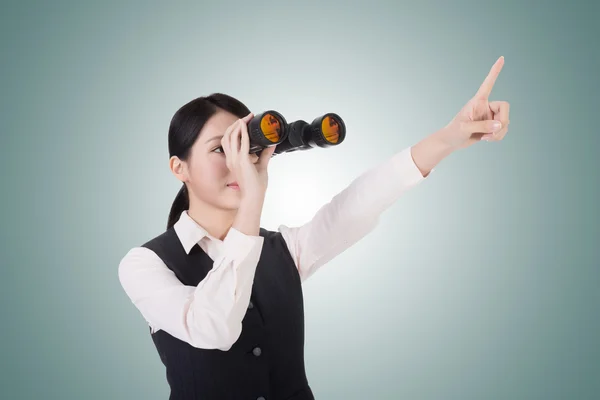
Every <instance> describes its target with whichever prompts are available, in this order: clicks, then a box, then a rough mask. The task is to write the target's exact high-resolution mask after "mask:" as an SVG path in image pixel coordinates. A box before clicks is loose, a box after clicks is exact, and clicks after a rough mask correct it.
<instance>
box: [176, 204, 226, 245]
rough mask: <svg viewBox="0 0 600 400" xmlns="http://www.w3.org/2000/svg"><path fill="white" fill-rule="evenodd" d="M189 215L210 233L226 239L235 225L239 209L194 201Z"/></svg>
mask: <svg viewBox="0 0 600 400" xmlns="http://www.w3.org/2000/svg"><path fill="white" fill-rule="evenodd" d="M188 214H189V216H190V217H191V218H192V219H193V220H194V221H196V223H197V224H198V225H200V226H202V227H203V228H204V229H205V230H206V231H207V232H208V233H209V234H210V235H212V236H214V237H216V238H218V239H219V240H224V239H225V236H227V232H229V228H230V227H231V226H232V225H233V222H234V220H235V216H236V214H237V210H224V209H220V208H216V207H214V206H209V205H207V204H204V203H198V202H194V203H192V204H190V207H189V209H188Z"/></svg>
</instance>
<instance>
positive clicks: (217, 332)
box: [188, 315, 242, 351]
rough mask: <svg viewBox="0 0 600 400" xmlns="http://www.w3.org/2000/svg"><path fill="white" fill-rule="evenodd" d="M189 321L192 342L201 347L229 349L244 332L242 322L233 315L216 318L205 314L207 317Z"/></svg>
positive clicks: (193, 344) (194, 345)
mask: <svg viewBox="0 0 600 400" xmlns="http://www.w3.org/2000/svg"><path fill="white" fill-rule="evenodd" d="M189 317H190V316H189V315H188V318H189ZM192 318H193V317H192ZM188 321H189V320H188ZM189 322H190V323H189V324H188V326H189V327H190V328H191V329H190V336H191V340H190V344H191V345H192V346H193V347H196V348H199V349H217V350H222V351H228V350H229V349H231V347H233V345H234V344H235V342H237V340H238V339H239V337H240V335H241V333H242V322H241V321H239V320H236V319H234V318H233V317H232V316H227V317H226V318H222V319H221V318H219V319H216V318H211V316H209V315H205V318H193V319H192V321H189Z"/></svg>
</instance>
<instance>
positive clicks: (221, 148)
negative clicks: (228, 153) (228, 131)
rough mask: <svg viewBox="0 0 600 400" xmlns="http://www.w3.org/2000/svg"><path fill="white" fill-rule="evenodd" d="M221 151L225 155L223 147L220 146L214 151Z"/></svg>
mask: <svg viewBox="0 0 600 400" xmlns="http://www.w3.org/2000/svg"><path fill="white" fill-rule="evenodd" d="M219 149H220V150H221V151H220V153H224V150H223V146H219V147H217V148H216V149H213V152H214V151H216V150H219ZM217 153H219V152H217Z"/></svg>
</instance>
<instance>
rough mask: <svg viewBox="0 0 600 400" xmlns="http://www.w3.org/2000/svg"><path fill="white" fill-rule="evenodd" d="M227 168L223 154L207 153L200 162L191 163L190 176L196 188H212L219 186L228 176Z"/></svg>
mask: <svg viewBox="0 0 600 400" xmlns="http://www.w3.org/2000/svg"><path fill="white" fill-rule="evenodd" d="M229 175H230V174H229V169H228V168H227V163H226V162H225V157H224V156H216V155H212V156H211V155H209V156H207V157H205V158H204V159H203V160H202V162H199V163H196V164H194V165H192V170H191V171H190V176H191V179H192V181H193V182H194V186H196V187H198V188H200V189H201V188H206V189H212V188H215V187H220V186H222V185H224V184H225V183H226V182H225V180H226V178H227V176H229Z"/></svg>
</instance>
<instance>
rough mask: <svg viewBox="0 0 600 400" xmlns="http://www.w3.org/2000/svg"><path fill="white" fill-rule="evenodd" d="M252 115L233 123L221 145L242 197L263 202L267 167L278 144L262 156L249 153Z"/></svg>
mask: <svg viewBox="0 0 600 400" xmlns="http://www.w3.org/2000/svg"><path fill="white" fill-rule="evenodd" d="M252 117H254V114H253V113H250V114H248V115H246V116H245V117H244V118H240V119H238V120H237V121H235V122H234V123H233V124H231V125H230V126H229V127H228V128H227V130H226V131H225V134H224V135H223V138H222V139H221V146H222V147H223V151H224V152H225V159H226V163H227V168H228V169H229V170H230V171H231V172H232V173H233V175H234V176H235V179H236V181H237V183H238V186H239V188H240V191H241V194H242V198H243V199H249V200H254V199H255V200H258V201H260V202H261V203H262V200H264V196H265V191H266V190H267V186H268V179H269V178H268V172H267V167H268V165H269V161H270V160H271V156H272V155H273V152H274V151H275V147H276V146H271V147H267V148H266V149H264V150H263V151H262V153H261V155H260V157H258V156H257V155H256V154H249V152H250V137H249V135H248V122H250V120H251V119H252Z"/></svg>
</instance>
